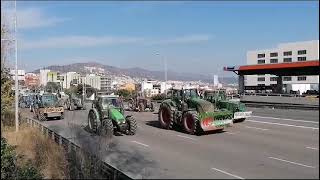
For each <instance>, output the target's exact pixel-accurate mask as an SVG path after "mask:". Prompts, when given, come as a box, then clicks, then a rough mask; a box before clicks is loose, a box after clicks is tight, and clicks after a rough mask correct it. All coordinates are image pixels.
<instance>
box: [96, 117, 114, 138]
mask: <svg viewBox="0 0 320 180" xmlns="http://www.w3.org/2000/svg"><path fill="white" fill-rule="evenodd" d="M98 134H99V135H100V136H103V137H106V138H108V139H110V138H112V136H113V124H112V120H111V119H103V120H102V122H101V126H100V127H99V133H98Z"/></svg>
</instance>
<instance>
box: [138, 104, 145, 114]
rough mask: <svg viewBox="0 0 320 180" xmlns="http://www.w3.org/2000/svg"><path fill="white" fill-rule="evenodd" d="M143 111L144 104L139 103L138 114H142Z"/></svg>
mask: <svg viewBox="0 0 320 180" xmlns="http://www.w3.org/2000/svg"><path fill="white" fill-rule="evenodd" d="M143 111H144V104H143V103H139V112H143Z"/></svg>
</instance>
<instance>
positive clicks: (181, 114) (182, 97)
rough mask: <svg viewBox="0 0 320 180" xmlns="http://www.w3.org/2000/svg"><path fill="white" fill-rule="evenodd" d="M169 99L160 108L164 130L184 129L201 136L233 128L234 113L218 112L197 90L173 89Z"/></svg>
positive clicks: (160, 118)
mask: <svg viewBox="0 0 320 180" xmlns="http://www.w3.org/2000/svg"><path fill="white" fill-rule="evenodd" d="M167 96H168V97H169V99H166V100H164V101H163V102H162V103H161V104H160V108H159V113H158V115H159V122H160V125H161V127H162V128H164V129H173V128H174V125H175V126H177V127H180V128H181V127H182V128H183V129H184V131H185V132H186V133H189V134H195V135H201V134H202V133H203V132H205V131H213V130H223V129H224V128H225V127H229V126H232V124H233V121H232V115H233V114H232V112H230V111H227V110H224V111H221V110H217V109H216V108H215V107H214V106H213V104H212V103H210V102H208V101H206V100H203V99H201V98H200V96H199V94H198V91H197V89H171V90H170V91H169V92H168V95H167Z"/></svg>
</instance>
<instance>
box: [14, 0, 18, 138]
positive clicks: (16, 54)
mask: <svg viewBox="0 0 320 180" xmlns="http://www.w3.org/2000/svg"><path fill="white" fill-rule="evenodd" d="M14 16H15V17H14V34H15V71H16V72H15V103H16V111H15V122H16V132H18V131H19V111H18V110H19V106H18V100H19V87H18V40H17V1H14Z"/></svg>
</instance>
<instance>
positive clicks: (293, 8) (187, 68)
mask: <svg viewBox="0 0 320 180" xmlns="http://www.w3.org/2000/svg"><path fill="white" fill-rule="evenodd" d="M17 6H18V18H19V19H18V26H19V30H18V31H19V41H18V42H19V61H20V62H21V64H20V65H21V66H22V67H24V68H25V69H27V70H34V69H36V68H40V67H43V66H48V65H60V64H69V63H75V62H88V61H95V62H100V63H103V64H107V65H113V66H118V67H123V68H127V67H141V68H146V69H150V70H162V69H163V61H162V59H163V58H166V59H167V61H168V68H169V69H170V70H173V71H177V72H196V73H202V74H208V73H218V74H221V73H222V74H224V73H223V72H222V67H223V66H226V65H241V64H245V63H246V52H247V51H248V50H254V49H265V48H273V47H276V46H277V44H278V43H284V42H295V41H305V40H315V39H319V35H318V33H319V29H318V27H319V18H318V14H319V2H317V1H308V2H297V1H292V2H289V1H283V2H275V1H267V2H257V1H248V2H240V1H236V2H220V1H212V2H210V1H207V2H195V1H189V2H182V1H177V2H159V1H156V2H146V1H140V2H139V1H135V2H108V1H96V2H89V1H78V2H77V1H69V2H67V1H62V2H58V1H56V2H46V1H42V2H41V1H34V2H31V1H18V3H17ZM157 52H158V53H160V54H161V56H157V55H156V53H157ZM227 75H228V74H227ZM229 75H230V73H229Z"/></svg>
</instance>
